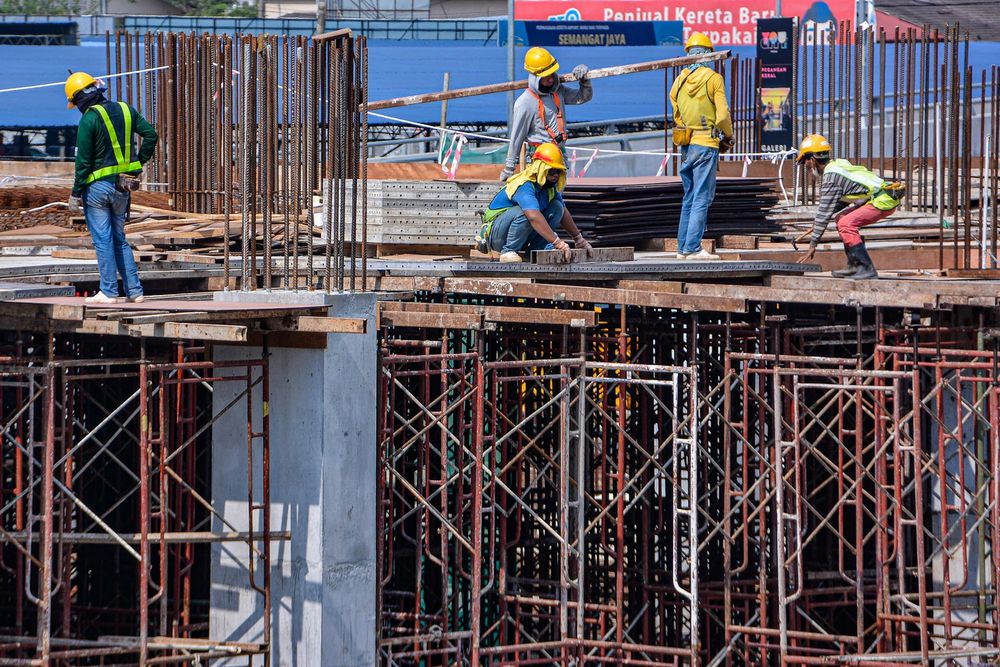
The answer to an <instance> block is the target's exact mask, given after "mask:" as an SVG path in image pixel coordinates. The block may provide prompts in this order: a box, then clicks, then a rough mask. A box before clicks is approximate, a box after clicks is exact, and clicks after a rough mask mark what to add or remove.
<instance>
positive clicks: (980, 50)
mask: <svg viewBox="0 0 1000 667" xmlns="http://www.w3.org/2000/svg"><path fill="white" fill-rule="evenodd" d="M733 51H734V52H735V53H738V54H740V55H742V56H752V55H753V49H752V48H748V47H737V48H734V49H733ZM523 53H524V50H523V49H518V61H519V62H520V59H521V57H522V56H523ZM553 53H554V54H555V55H556V57H557V58H558V59H559V61H560V62H561V63H563V68H564V70H563V71H567V72H568V71H569V70H571V69H572V67H573V66H574V65H576V64H578V63H581V62H583V63H586V64H587V65H589V66H590V67H591V68H598V67H608V66H611V65H622V64H627V63H635V62H643V61H647V60H658V59H661V58H669V57H673V56H679V55H681V54H682V51H681V48H680V47H601V48H593V47H566V48H561V49H553ZM887 57H888V58H889V62H890V63H891V62H892V60H891V58H892V47H891V46H890V47H889V48H888V49H887ZM105 58H106V56H105V49H104V45H103V44H94V45H85V46H0V62H3V63H4V77H3V80H2V82H0V88H12V87H17V86H27V85H33V84H39V83H47V82H52V81H59V80H62V79H65V77H66V75H67V68H70V67H71V68H73V69H74V70H83V71H86V72H89V73H91V74H94V75H95V76H96V75H99V74H104V73H105V70H106V65H105V62H106V61H105ZM970 61H971V64H972V66H973V68H974V70H975V71H977V72H978V70H979V69H981V68H984V67H987V68H988V67H989V66H990V65H992V64H995V63H997V62H1000V43H994V42H989V43H986V42H973V43H972V44H971V51H970ZM446 71H447V72H450V73H451V84H450V85H451V87H452V88H463V87H467V86H478V85H484V84H488V83H495V82H500V81H505V80H506V78H507V77H506V71H507V55H506V49H505V47H499V46H495V45H492V44H491V45H482V46H475V45H470V44H469V43H468V42H450V43H449V42H439V41H435V42H419V41H407V42H396V41H378V40H372V41H369V80H370V85H369V99H370V100H373V101H374V100H379V99H386V98H390V97H399V96H403V95H415V94H419V93H426V92H433V91H437V90H440V89H441V86H442V80H443V76H444V72H446ZM876 71H877V70H876ZM522 74H523V72H521V71H520V68H519V69H518V76H519V77H520V76H521V75H522ZM892 74H893V73H892V67H888V68H887V73H886V76H887V77H888V78H889V79H890V83H889V85H891V77H892ZM594 89H595V94H594V99H593V100H592V101H591V102H589V103H587V104H585V105H582V106H578V107H573V108H571V109H570V110H569V112H568V114H567V117H568V120H570V121H571V122H573V121H598V120H612V119H620V118H636V117H644V116H656V115H661V114H663V111H664V80H663V73H662V72H646V73H642V74H631V75H628V76H620V77H611V78H606V79H600V80H597V81H595V82H594ZM440 108H441V106H440V103H433V104H422V105H418V106H412V107H404V108H399V109H390V110H387V111H385V112H384V113H385V114H387V115H391V116H397V117H400V118H405V119H408V120H414V121H418V122H424V123H432V124H435V125H436V124H437V123H439V122H440ZM505 119H506V95H505V94H495V95H486V96H481V97H471V98H464V99H458V100H452V101H451V102H449V104H448V120H449V121H450V122H465V123H471V122H481V123H490V122H503V121H505ZM78 120H79V115H78V113H77V112H76V111H75V110H72V109H69V110H67V109H66V103H65V98H64V96H63V89H62V85H58V86H53V87H50V88H41V89H36V90H29V91H18V92H5V93H0V127H14V126H36V127H37V126H59V125H75V124H76V123H77V121H78ZM372 122H384V121H381V119H378V118H373V119H372Z"/></svg>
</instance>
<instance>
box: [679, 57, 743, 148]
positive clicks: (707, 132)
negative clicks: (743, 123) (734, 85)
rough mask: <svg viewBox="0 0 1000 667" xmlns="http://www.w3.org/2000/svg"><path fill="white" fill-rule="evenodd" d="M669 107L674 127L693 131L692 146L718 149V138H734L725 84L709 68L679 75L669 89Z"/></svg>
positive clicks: (719, 76)
mask: <svg viewBox="0 0 1000 667" xmlns="http://www.w3.org/2000/svg"><path fill="white" fill-rule="evenodd" d="M670 103H671V104H672V105H673V107H674V124H675V125H677V126H679V127H690V128H691V129H693V130H694V134H693V135H692V137H691V143H692V144H697V145H698V146H708V147H709V148H718V147H719V139H718V137H717V136H716V135H717V134H722V135H724V136H727V137H731V136H732V135H733V120H732V118H731V117H730V116H729V104H728V103H727V102H726V82H725V80H723V78H722V75H721V74H719V73H718V72H715V71H714V70H712V69H711V68H709V67H697V68H695V69H694V70H685V71H683V72H681V73H680V75H678V77H677V78H676V79H674V84H673V85H672V86H671V87H670ZM713 130H718V131H717V132H713Z"/></svg>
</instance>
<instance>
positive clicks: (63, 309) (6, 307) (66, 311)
mask: <svg viewBox="0 0 1000 667" xmlns="http://www.w3.org/2000/svg"><path fill="white" fill-rule="evenodd" d="M43 298H45V297H43ZM54 298H61V297H54ZM0 316H4V317H17V318H24V319H50V320H69V321H73V322H80V321H82V320H83V316H84V306H83V304H82V303H81V304H80V305H67V304H60V303H33V302H31V301H0Z"/></svg>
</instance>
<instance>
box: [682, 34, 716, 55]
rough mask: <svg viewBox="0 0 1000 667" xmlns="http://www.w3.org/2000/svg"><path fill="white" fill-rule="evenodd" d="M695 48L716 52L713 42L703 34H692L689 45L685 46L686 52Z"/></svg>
mask: <svg viewBox="0 0 1000 667" xmlns="http://www.w3.org/2000/svg"><path fill="white" fill-rule="evenodd" d="M693 46H703V47H705V48H706V49H708V50H709V51H715V47H714V46H712V40H710V39H709V38H708V35H706V34H705V33H703V32H692V33H691V36H690V37H688V41H687V44H685V45H684V51H685V52H687V51H690V50H691V47H693Z"/></svg>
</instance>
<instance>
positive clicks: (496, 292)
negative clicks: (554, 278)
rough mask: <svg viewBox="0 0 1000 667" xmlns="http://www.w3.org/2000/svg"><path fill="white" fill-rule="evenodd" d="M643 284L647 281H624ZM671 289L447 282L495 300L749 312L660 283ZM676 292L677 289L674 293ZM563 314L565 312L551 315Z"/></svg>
mask: <svg viewBox="0 0 1000 667" xmlns="http://www.w3.org/2000/svg"><path fill="white" fill-rule="evenodd" d="M621 282H628V283H630V284H632V283H640V282H643V281H621ZM647 282H649V283H650V284H652V285H663V286H664V287H666V288H668V289H666V290H664V291H658V290H656V289H613V288H607V287H587V286H581V285H550V284H541V283H524V282H515V281H512V280H500V279H487V278H446V279H445V281H444V288H445V290H446V291H447V292H456V293H462V292H465V293H470V294H488V295H492V296H513V297H523V298H528V299H549V300H552V301H579V302H583V303H595V304H599V303H607V304H616V305H627V306H645V307H649V308H673V309H678V310H684V311H712V312H723V313H743V312H746V300H745V299H742V298H738V297H718V298H713V297H694V296H688V295H687V294H683V293H681V283H656V282H654V281H647ZM670 288H673V289H670ZM549 312H561V311H549Z"/></svg>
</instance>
